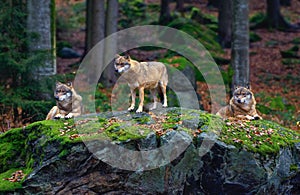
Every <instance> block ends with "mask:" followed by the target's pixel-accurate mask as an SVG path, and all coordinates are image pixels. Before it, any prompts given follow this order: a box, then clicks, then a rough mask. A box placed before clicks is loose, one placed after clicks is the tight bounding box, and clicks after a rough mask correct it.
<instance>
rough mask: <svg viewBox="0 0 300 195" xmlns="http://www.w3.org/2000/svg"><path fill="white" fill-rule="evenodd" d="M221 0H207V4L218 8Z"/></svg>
mask: <svg viewBox="0 0 300 195" xmlns="http://www.w3.org/2000/svg"><path fill="white" fill-rule="evenodd" d="M222 1H224V0H208V3H207V6H208V7H215V8H219V7H220V3H221V2H222Z"/></svg>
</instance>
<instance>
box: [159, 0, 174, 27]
mask: <svg viewBox="0 0 300 195" xmlns="http://www.w3.org/2000/svg"><path fill="white" fill-rule="evenodd" d="M170 21H171V14H170V8H169V0H161V7H160V16H159V23H160V24H168V23H169V22H170Z"/></svg>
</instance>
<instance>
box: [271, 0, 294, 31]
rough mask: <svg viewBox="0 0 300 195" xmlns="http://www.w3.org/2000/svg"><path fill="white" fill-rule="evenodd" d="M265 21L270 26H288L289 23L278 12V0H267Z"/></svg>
mask: <svg viewBox="0 0 300 195" xmlns="http://www.w3.org/2000/svg"><path fill="white" fill-rule="evenodd" d="M266 20H267V23H268V26H269V27H271V28H276V29H279V28H289V26H290V25H289V24H288V23H287V22H286V21H285V20H284V18H283V16H282V15H281V13H280V1H279V0H267V18H266Z"/></svg>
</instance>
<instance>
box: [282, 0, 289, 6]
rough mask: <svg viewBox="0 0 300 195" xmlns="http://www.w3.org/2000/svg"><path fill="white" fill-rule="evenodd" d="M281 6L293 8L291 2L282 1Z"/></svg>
mask: <svg viewBox="0 0 300 195" xmlns="http://www.w3.org/2000/svg"><path fill="white" fill-rule="evenodd" d="M280 5H282V6H291V0H280Z"/></svg>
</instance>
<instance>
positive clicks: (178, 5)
mask: <svg viewBox="0 0 300 195" xmlns="http://www.w3.org/2000/svg"><path fill="white" fill-rule="evenodd" d="M176 2H177V3H176V10H177V11H179V12H183V11H184V0H177V1H176Z"/></svg>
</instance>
